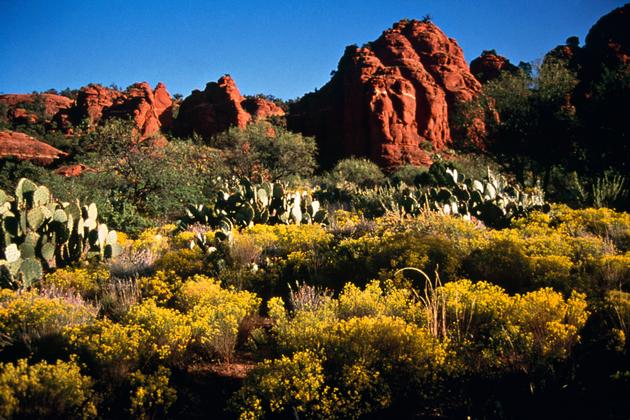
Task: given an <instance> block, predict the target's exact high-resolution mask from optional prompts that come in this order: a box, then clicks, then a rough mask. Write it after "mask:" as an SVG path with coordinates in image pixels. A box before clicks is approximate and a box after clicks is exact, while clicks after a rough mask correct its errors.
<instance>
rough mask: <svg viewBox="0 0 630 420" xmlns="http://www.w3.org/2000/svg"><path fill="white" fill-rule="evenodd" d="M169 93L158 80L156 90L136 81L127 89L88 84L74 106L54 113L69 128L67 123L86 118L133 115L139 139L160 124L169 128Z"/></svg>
mask: <svg viewBox="0 0 630 420" xmlns="http://www.w3.org/2000/svg"><path fill="white" fill-rule="evenodd" d="M171 105H172V100H171V96H170V94H169V93H168V91H167V90H166V87H165V86H164V84H163V83H158V85H157V86H156V89H155V92H154V91H153V89H151V86H150V85H149V84H148V83H146V82H142V83H135V84H133V85H131V86H130V87H129V88H128V89H127V90H126V91H124V92H121V91H118V90H116V89H111V88H107V87H103V86H101V85H98V84H90V85H88V86H85V87H83V88H81V90H80V91H79V94H78V96H77V101H76V103H75V105H74V106H73V107H72V108H70V109H68V110H67V111H62V112H60V113H58V114H57V115H56V116H55V119H56V121H57V123H58V124H59V125H60V126H61V127H65V128H66V131H69V126H70V124H68V122H70V123H71V124H72V125H75V126H76V125H78V124H80V123H81V122H82V121H84V120H87V121H88V123H89V124H90V125H96V124H98V123H100V122H101V120H103V119H107V118H112V117H118V118H132V119H133V121H134V122H135V125H136V126H137V127H138V130H139V132H140V135H141V137H142V138H147V137H150V136H153V135H156V134H158V133H159V132H160V129H161V128H162V127H164V128H170V126H171V124H172V116H171Z"/></svg>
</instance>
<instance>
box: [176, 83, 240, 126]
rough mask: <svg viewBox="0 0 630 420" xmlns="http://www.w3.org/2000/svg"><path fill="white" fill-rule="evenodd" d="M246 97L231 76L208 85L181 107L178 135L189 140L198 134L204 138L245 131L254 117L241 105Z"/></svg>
mask: <svg viewBox="0 0 630 420" xmlns="http://www.w3.org/2000/svg"><path fill="white" fill-rule="evenodd" d="M243 101H244V98H243V96H242V95H241V93H240V92H239V90H238V88H237V87H236V83H235V82H234V80H233V79H232V78H231V77H230V76H229V75H225V76H223V77H221V78H220V79H219V80H218V81H217V82H209V83H208V84H206V88H205V89H204V90H203V91H200V90H194V91H193V92H192V93H191V94H190V96H188V97H187V98H186V99H184V101H183V102H182V103H181V105H180V106H179V113H178V116H177V120H176V121H175V124H174V127H175V133H176V134H177V135H179V136H181V137H189V136H191V135H193V133H196V134H198V135H200V136H202V137H204V138H210V137H212V136H213V135H215V134H217V133H219V132H221V131H225V130H227V129H228V128H230V127H240V128H245V126H247V124H248V123H249V122H250V121H251V120H252V116H251V115H250V114H249V113H248V112H247V111H245V109H244V108H243V106H242V102H243Z"/></svg>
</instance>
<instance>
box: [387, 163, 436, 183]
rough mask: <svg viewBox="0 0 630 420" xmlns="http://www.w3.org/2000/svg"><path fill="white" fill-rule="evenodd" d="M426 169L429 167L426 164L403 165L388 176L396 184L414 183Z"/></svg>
mask: <svg viewBox="0 0 630 420" xmlns="http://www.w3.org/2000/svg"><path fill="white" fill-rule="evenodd" d="M428 170H429V168H427V167H426V166H414V165H405V166H401V167H400V168H398V169H396V171H394V172H393V173H392V174H391V175H390V178H391V180H392V182H394V183H396V184H399V183H404V184H407V185H415V184H416V181H417V179H418V177H419V176H420V175H421V174H423V173H425V172H427V171H428Z"/></svg>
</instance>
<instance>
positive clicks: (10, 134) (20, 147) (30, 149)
mask: <svg viewBox="0 0 630 420" xmlns="http://www.w3.org/2000/svg"><path fill="white" fill-rule="evenodd" d="M66 155H67V153H65V152H62V151H61V150H58V149H56V148H54V147H52V146H51V145H49V144H46V143H44V142H41V141H39V140H37V139H36V138H34V137H31V136H29V135H27V134H24V133H18V132H16V131H9V130H4V131H0V158H8V157H13V158H17V159H19V160H30V161H33V162H36V163H39V164H42V165H49V164H51V163H52V162H53V161H55V160H56V159H59V158H60V157H62V156H66Z"/></svg>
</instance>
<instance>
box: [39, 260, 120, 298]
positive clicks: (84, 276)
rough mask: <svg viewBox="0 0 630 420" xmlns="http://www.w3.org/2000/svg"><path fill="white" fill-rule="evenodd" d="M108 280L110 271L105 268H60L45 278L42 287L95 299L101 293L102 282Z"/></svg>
mask: <svg viewBox="0 0 630 420" xmlns="http://www.w3.org/2000/svg"><path fill="white" fill-rule="evenodd" d="M108 278H109V271H108V270H107V268H105V267H96V268H60V269H57V270H55V271H53V272H52V273H48V274H46V275H45V276H44V279H43V281H42V287H43V288H54V289H56V290H62V291H68V292H74V293H79V294H80V295H81V296H84V297H94V296H96V294H97V293H98V291H99V287H100V282H103V281H105V280H107V279H108Z"/></svg>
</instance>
